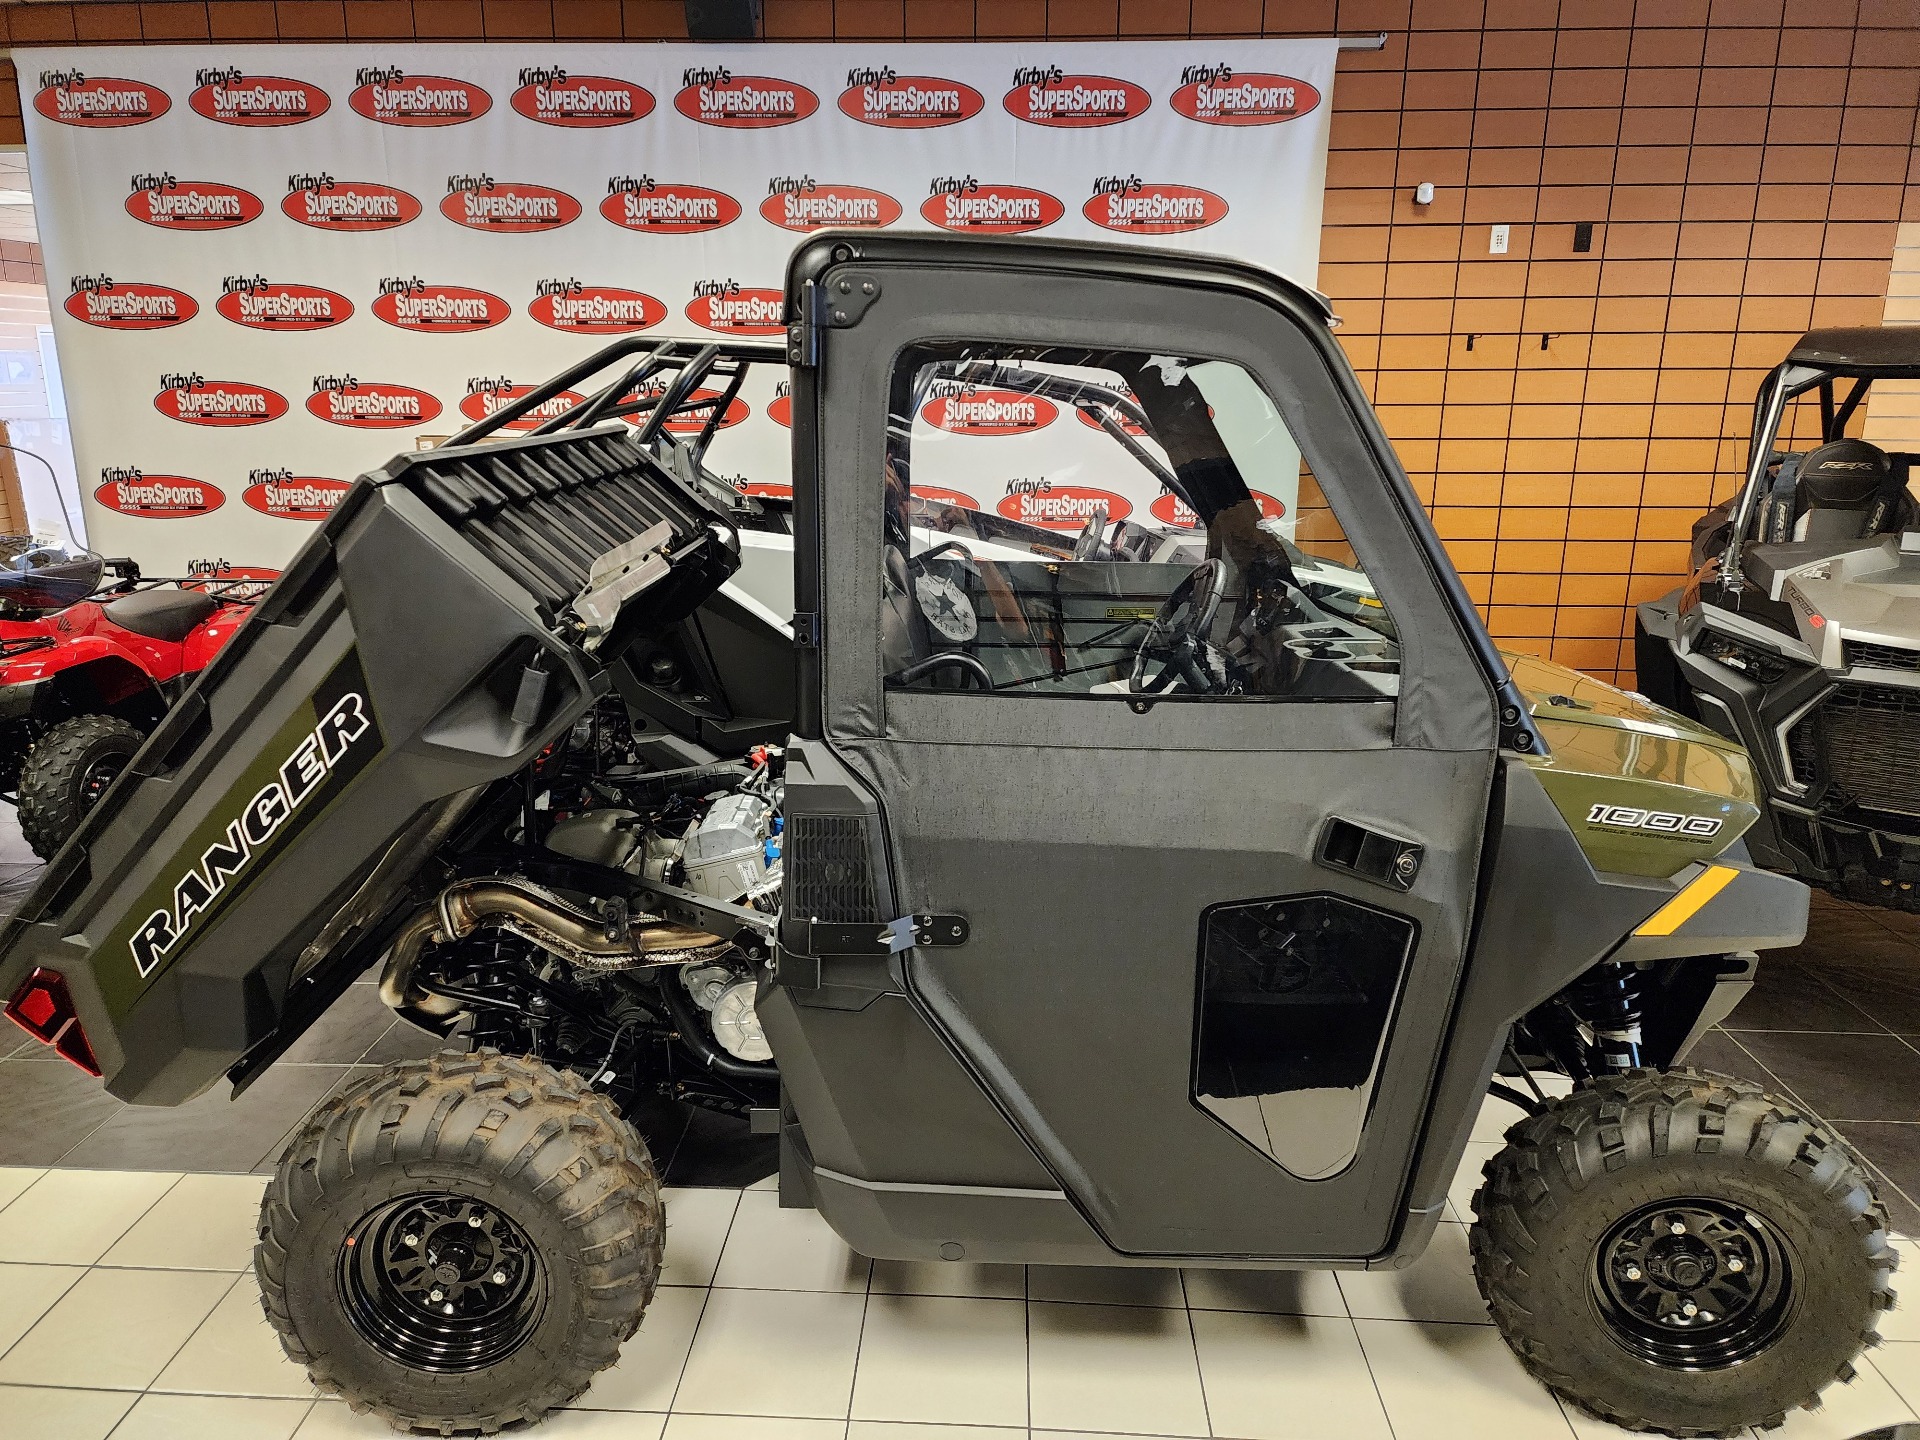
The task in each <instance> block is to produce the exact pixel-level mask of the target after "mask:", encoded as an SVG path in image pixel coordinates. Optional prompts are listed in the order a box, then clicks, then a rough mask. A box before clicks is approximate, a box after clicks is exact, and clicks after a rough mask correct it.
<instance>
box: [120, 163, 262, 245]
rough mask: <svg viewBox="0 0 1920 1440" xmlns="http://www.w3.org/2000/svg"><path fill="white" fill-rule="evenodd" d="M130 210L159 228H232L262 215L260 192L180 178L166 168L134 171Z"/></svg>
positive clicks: (130, 189) (142, 220)
mask: <svg viewBox="0 0 1920 1440" xmlns="http://www.w3.org/2000/svg"><path fill="white" fill-rule="evenodd" d="M128 188H129V191H130V193H129V194H128V195H127V206H126V208H127V214H129V215H131V216H132V217H133V218H134V219H136V220H138V221H139V222H140V223H141V224H143V225H151V226H153V227H154V228H156V229H159V230H231V229H232V228H233V227H234V226H236V225H245V224H246V223H247V222H248V221H250V220H257V219H259V218H260V214H261V212H262V211H264V210H265V209H266V206H265V205H263V204H262V203H261V201H260V197H259V196H258V195H255V194H253V193H252V192H251V191H247V190H242V189H240V188H239V187H238V186H235V185H227V184H223V183H222V182H220V181H218V180H179V179H176V178H174V176H173V175H172V174H171V173H169V172H167V171H164V170H161V171H150V172H147V173H145V174H140V175H135V176H134V177H133V178H132V180H131V181H130V182H129V185H128Z"/></svg>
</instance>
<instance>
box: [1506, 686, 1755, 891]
mask: <svg viewBox="0 0 1920 1440" xmlns="http://www.w3.org/2000/svg"><path fill="white" fill-rule="evenodd" d="M1505 659H1506V661H1507V665H1508V668H1509V669H1510V670H1511V671H1512V673H1513V680H1514V683H1515V684H1516V685H1517V686H1518V687H1519V688H1520V691H1521V693H1522V694H1523V695H1524V696H1525V697H1526V700H1527V708H1528V711H1529V713H1530V714H1531V715H1532V716H1533V720H1534V724H1535V725H1536V726H1537V727H1538V728H1539V731H1540V734H1541V736H1542V737H1543V738H1544V739H1545V740H1546V742H1547V749H1548V753H1546V754H1544V755H1529V756H1524V757H1522V758H1523V761H1524V763H1525V764H1526V765H1527V766H1529V767H1530V768H1531V769H1532V770H1533V771H1534V773H1535V774H1536V775H1538V776H1539V778H1540V782H1541V784H1542V785H1543V786H1544V787H1545V788H1546V791H1547V794H1548V796H1549V797H1550V798H1551V799H1552V800H1553V803H1554V805H1555V807H1556V808H1557V809H1558V810H1559V811H1560V814H1561V818H1563V819H1564V820H1565V821H1566V822H1567V826H1568V828H1569V829H1571V830H1572V831H1573V834H1574V837H1575V838H1576V839H1578V840H1579V842H1580V846H1581V848H1582V849H1583V850H1585V851H1586V854H1587V859H1588V860H1589V861H1590V862H1591V863H1592V865H1593V867H1594V868H1595V869H1596V870H1601V871H1607V872H1611V873H1615V874H1624V875H1657V876H1663V877H1664V876H1667V875H1672V874H1674V873H1675V872H1676V871H1678V870H1680V869H1682V868H1684V867H1685V866H1686V865H1688V864H1690V863H1692V862H1694V861H1698V860H1708V859H1711V858H1713V857H1714V856H1715V855H1718V854H1719V853H1720V852H1721V851H1723V850H1725V849H1726V848H1727V847H1728V846H1729V845H1731V844H1733V842H1734V841H1735V840H1738V839H1739V838H1740V836H1741V835H1743V834H1745V833H1746V830H1747V827H1748V826H1750V825H1752V824H1753V822H1754V821H1755V820H1756V819H1757V818H1758V817H1759V813H1760V812H1759V808H1758V803H1757V795H1756V790H1755V786H1754V779H1753V768H1752V766H1751V764H1750V763H1749V762H1748V760H1747V754H1746V751H1745V750H1743V749H1742V748H1741V747H1740V745H1739V744H1738V743H1737V742H1736V741H1732V740H1728V739H1727V738H1726V737H1724V736H1722V735H1718V734H1716V733H1714V732H1713V731H1711V730H1709V729H1707V728H1706V727H1705V726H1702V725H1698V724H1695V723H1694V722H1693V721H1691V720H1688V719H1686V718H1685V717H1683V716H1680V715H1676V714H1674V713H1673V712H1672V711H1671V710H1663V709H1661V708H1660V707H1659V706H1658V705H1655V704H1653V703H1652V702H1651V701H1650V700H1647V699H1645V698H1644V697H1642V696H1639V695H1635V694H1631V693H1629V692H1628V691H1625V690H1620V689H1617V688H1615V687H1614V686H1612V685H1608V684H1605V683H1603V682H1601V681H1599V680H1595V679H1594V678H1593V677H1592V676H1590V675H1582V674H1580V673H1579V672H1578V671H1576V670H1569V669H1568V668H1567V667H1566V666H1564V665H1556V664H1554V663H1553V662H1552V661H1550V660H1540V659H1537V658H1535V657H1534V656H1531V655H1514V654H1507V655H1506V656H1505Z"/></svg>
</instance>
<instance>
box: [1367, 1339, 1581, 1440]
mask: <svg viewBox="0 0 1920 1440" xmlns="http://www.w3.org/2000/svg"><path fill="white" fill-rule="evenodd" d="M1354 1329H1355V1330H1357V1331H1358V1332H1359V1334H1360V1344H1361V1347H1362V1348H1363V1349H1364V1350H1365V1351H1366V1354H1367V1364H1368V1368H1369V1369H1370V1370H1371V1371H1372V1372H1373V1378H1374V1383H1375V1384H1377V1385H1378V1386H1379V1387H1380V1396H1381V1398H1382V1399H1383V1400H1384V1401H1385V1402H1386V1406H1387V1419H1388V1420H1389V1421H1390V1422H1391V1423H1392V1425H1393V1433H1394V1435H1395V1437H1396V1440H1486V1437H1487V1436H1490V1435H1497V1436H1499V1437H1500V1440H1568V1437H1569V1436H1570V1435H1571V1434H1572V1427H1571V1426H1570V1425H1569V1424H1568V1423H1567V1417H1566V1416H1565V1415H1563V1414H1562V1413H1561V1412H1560V1406H1559V1403H1558V1402H1557V1401H1556V1400H1555V1399H1554V1398H1553V1396H1552V1395H1550V1394H1548V1393H1547V1391H1546V1390H1545V1389H1544V1388H1543V1387H1542V1386H1541V1385H1540V1384H1539V1383H1538V1382H1537V1381H1535V1380H1534V1378H1533V1377H1532V1376H1531V1375H1529V1374H1527V1372H1526V1371H1524V1370H1522V1369H1521V1368H1520V1362H1519V1361H1518V1360H1516V1359H1514V1358H1513V1352H1512V1351H1511V1350H1509V1349H1507V1345H1506V1342H1505V1341H1504V1340H1502V1339H1501V1338H1500V1333H1499V1332H1498V1331H1497V1330H1495V1329H1494V1328H1493V1327H1492V1326H1491V1325H1413V1324H1408V1323H1407V1322H1406V1321H1403V1320H1356V1321H1355V1322H1354Z"/></svg>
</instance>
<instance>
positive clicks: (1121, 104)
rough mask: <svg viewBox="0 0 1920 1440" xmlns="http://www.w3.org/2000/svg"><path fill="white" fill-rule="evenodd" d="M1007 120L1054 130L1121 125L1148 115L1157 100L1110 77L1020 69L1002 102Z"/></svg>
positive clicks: (1045, 67) (1051, 67) (1051, 69)
mask: <svg viewBox="0 0 1920 1440" xmlns="http://www.w3.org/2000/svg"><path fill="white" fill-rule="evenodd" d="M1001 103H1002V104H1003V105H1004V106H1005V107H1006V111H1007V113H1008V114H1009V115H1011V116H1013V118H1014V119H1016V120H1023V121H1025V122H1026V123H1027V124H1029V125H1046V126H1049V127H1051V128H1053V129H1055V130H1088V129H1092V128H1094V127H1096V126H1100V125H1119V124H1121V123H1123V122H1125V121H1128V120H1131V119H1133V118H1134V117H1135V116H1136V115H1144V114H1146V112H1147V108H1148V107H1149V106H1150V105H1152V104H1153V97H1152V96H1151V95H1149V94H1148V93H1147V92H1146V91H1145V90H1142V89H1141V88H1140V87H1139V86H1138V85H1135V84H1134V83H1133V82H1132V81H1130V80H1116V79H1114V78H1113V77H1112V76H1110V75H1069V74H1067V73H1066V72H1064V71H1063V70H1061V68H1060V67H1059V66H1058V65H1022V66H1021V67H1020V68H1019V69H1017V70H1015V71H1014V72H1013V88H1012V89H1011V90H1009V91H1008V92H1007V94H1006V98H1005V99H1004V100H1003V101H1002V102H1001Z"/></svg>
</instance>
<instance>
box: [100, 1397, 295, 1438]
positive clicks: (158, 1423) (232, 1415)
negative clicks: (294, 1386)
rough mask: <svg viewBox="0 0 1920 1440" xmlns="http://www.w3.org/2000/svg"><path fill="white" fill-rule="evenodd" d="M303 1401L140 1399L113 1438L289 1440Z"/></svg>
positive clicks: (193, 1398)
mask: <svg viewBox="0 0 1920 1440" xmlns="http://www.w3.org/2000/svg"><path fill="white" fill-rule="evenodd" d="M311 1404H312V1402H311V1401H308V1400H251V1399H240V1398H237V1397H235V1396H230V1395H143V1396H141V1397H140V1401H139V1403H138V1404H136V1405H135V1406H134V1407H133V1409H132V1410H130V1411H128V1412H127V1418H126V1419H124V1420H122V1421H121V1422H120V1426H119V1428H118V1429H117V1430H115V1431H114V1432H113V1440H293V1432H294V1431H295V1430H297V1429H299V1428H300V1422H301V1421H302V1420H304V1419H306V1417H307V1410H308V1408H309V1407H310V1406H311Z"/></svg>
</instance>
